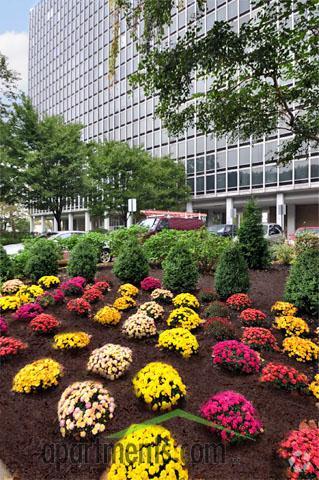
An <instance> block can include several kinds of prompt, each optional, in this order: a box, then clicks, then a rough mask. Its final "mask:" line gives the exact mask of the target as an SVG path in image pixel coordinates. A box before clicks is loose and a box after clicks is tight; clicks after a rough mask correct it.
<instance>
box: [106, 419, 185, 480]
mask: <svg viewBox="0 0 319 480" xmlns="http://www.w3.org/2000/svg"><path fill="white" fill-rule="evenodd" d="M132 446H134V447H133V448H132ZM132 451H133V452H134V454H132ZM112 459H113V462H112V465H111V467H110V469H109V471H108V472H107V479H108V480H151V479H152V480H157V479H158V480H188V472H187V469H186V467H185V464H184V460H183V454H182V450H181V448H180V447H179V446H177V444H176V442H175V440H174V439H173V438H172V436H171V434H170V432H169V431H168V430H167V429H166V428H164V427H162V426H160V425H154V426H153V425H149V426H146V427H143V428H138V429H137V430H136V431H135V432H133V433H129V434H127V435H126V436H125V437H124V438H122V439H121V440H120V441H119V442H118V443H117V444H116V445H115V447H114V451H113V457H112Z"/></svg>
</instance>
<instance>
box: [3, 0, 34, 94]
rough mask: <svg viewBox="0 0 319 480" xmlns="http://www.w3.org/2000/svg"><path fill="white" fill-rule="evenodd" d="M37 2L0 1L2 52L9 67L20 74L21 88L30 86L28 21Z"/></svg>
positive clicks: (27, 0) (25, 0)
mask: <svg viewBox="0 0 319 480" xmlns="http://www.w3.org/2000/svg"><path fill="white" fill-rule="evenodd" d="M36 3H37V0H0V4H1V15H0V52H1V53H2V54H4V55H6V57H8V60H9V66H10V68H11V69H12V70H15V71H16V72H18V73H19V74H20V77H21V80H20V81H19V88H20V89H21V90H23V91H25V92H26V91H27V85H28V19H29V10H30V8H32V7H33V6H34V5H35V4H36Z"/></svg>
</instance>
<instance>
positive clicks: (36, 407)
mask: <svg viewBox="0 0 319 480" xmlns="http://www.w3.org/2000/svg"><path fill="white" fill-rule="evenodd" d="M160 273H161V272H159V271H153V272H152V274H153V275H155V276H160ZM100 274H101V275H102V274H103V275H106V276H108V277H109V278H110V279H111V280H112V281H113V282H114V286H113V289H112V291H111V292H110V293H109V294H107V295H106V297H105V301H104V302H100V304H98V305H96V306H95V307H94V308H95V309H98V308H100V307H101V306H102V304H103V303H109V302H111V301H112V300H113V298H114V296H115V294H116V288H117V286H118V282H117V280H116V279H115V278H114V277H113V276H112V274H111V272H110V270H104V271H102V272H100ZM286 275H287V270H286V269H285V268H274V269H272V270H269V271H263V272H252V273H251V281H252V282H251V283H252V288H251V292H250V293H251V296H252V298H253V301H254V305H255V306H256V307H257V308H260V309H262V310H265V311H268V312H269V309H270V307H271V305H272V303H273V302H275V301H276V300H279V299H281V298H282V293H283V285H284V281H285V278H286ZM200 285H201V287H206V288H208V287H211V286H212V278H211V277H208V276H207V277H202V278H201V281H200ZM146 300H149V295H147V294H140V295H139V296H138V302H139V303H142V302H144V301H146ZM52 313H54V314H55V315H56V316H57V317H58V318H59V319H60V320H62V322H63V327H64V329H65V330H69V331H70V330H77V329H82V330H85V331H87V332H88V333H90V334H91V335H92V342H91V345H90V347H89V350H82V351H79V352H77V353H68V352H64V353H63V352H57V351H55V350H53V349H52V347H51V340H50V338H47V337H40V336H35V335H30V334H29V333H28V328H27V325H26V324H25V323H23V322H13V321H12V322H10V335H12V336H16V337H18V338H21V339H23V340H25V341H27V342H28V343H29V349H28V350H27V351H26V352H25V353H24V354H22V355H21V356H19V357H17V358H14V359H11V360H10V361H8V362H6V363H5V364H3V365H2V366H0V434H1V435H0V458H1V459H2V460H3V461H4V463H5V464H6V465H7V466H8V468H9V470H11V472H12V473H13V474H14V478H15V479H17V480H45V479H47V480H91V479H92V480H97V479H99V477H100V475H101V474H102V472H103V471H104V470H105V468H106V462H107V459H106V458H105V459H104V460H103V455H102V450H103V448H102V445H103V444H104V445H110V441H108V440H107V439H106V438H105V435H104V436H102V437H100V439H99V441H100V445H99V444H98V443H97V441H96V440H95V441H94V442H93V443H87V449H86V452H87V458H85V455H83V457H82V460H81V461H78V453H79V448H78V446H77V445H78V444H77V442H74V441H72V440H63V439H62V438H61V436H60V434H59V429H58V424H57V414H56V408H57V402H58V400H59V398H60V396H61V393H62V392H63V390H64V389H65V388H66V387H67V385H69V384H70V383H72V382H74V381H78V380H85V379H87V378H89V377H90V378H92V375H90V376H89V375H88V374H87V373H86V363H87V359H88V356H89V351H91V350H92V349H93V348H97V347H100V346H102V345H103V344H105V343H108V342H113V343H121V344H122V345H126V346H129V347H131V348H132V349H133V351H134V362H133V365H132V368H131V369H130V371H129V373H128V374H127V375H126V376H125V377H123V378H121V379H119V380H116V381H115V382H110V381H104V384H105V385H106V386H107V388H109V389H110V391H111V392H112V394H113V395H114V397H115V400H116V404H117V408H116V412H115V413H116V414H115V418H114V419H113V420H112V422H111V423H110V425H109V428H108V433H111V432H116V431H118V430H121V429H123V428H126V427H128V426H129V425H130V424H132V423H138V422H141V421H143V420H145V419H147V418H150V417H151V416H152V414H151V412H149V411H148V410H146V408H145V406H144V405H143V404H142V403H140V402H139V401H138V400H137V399H136V398H135V396H134V394H133V392H132V388H131V380H132V377H133V375H134V374H135V373H136V372H137V371H138V370H139V369H140V368H142V367H143V366H144V365H145V364H146V363H148V362H151V361H155V360H157V361H164V362H169V363H171V364H172V365H173V366H175V367H176V368H177V370H178V371H179V373H180V374H181V376H182V378H183V380H184V382H185V383H186V385H187V388H188V395H187V399H186V400H185V402H184V404H183V405H181V407H182V408H185V409H186V410H188V411H190V412H192V413H195V414H197V413H198V410H199V407H200V405H201V404H202V403H203V402H204V401H205V400H207V398H209V397H210V396H211V395H213V394H215V393H216V392H218V391H220V390H225V389H232V390H236V391H238V392H240V393H242V394H244V395H245V396H246V397H247V398H248V399H249V400H251V401H252V402H253V404H254V405H255V407H256V408H257V411H258V412H259V414H260V416H261V418H262V421H263V423H264V426H265V433H264V434H263V435H261V436H260V438H259V439H258V440H257V441H255V442H252V441H246V442H245V443H242V444H241V445H237V446H232V447H227V449H226V451H225V458H224V461H222V459H223V455H222V454H221V450H216V455H215V458H214V455H210V458H209V461H208V462H205V459H204V458H201V455H200V454H201V450H200V449H201V448H203V447H199V446H198V444H199V445H201V446H203V445H208V446H209V445H210V446H212V445H213V443H214V442H215V443H217V442H218V440H217V438H214V437H213V436H212V434H211V433H210V432H209V431H208V430H207V429H206V427H204V426H201V425H198V424H194V423H189V422H188V421H186V420H181V419H174V420H171V421H169V422H167V424H166V426H167V427H168V428H169V429H170V430H171V432H172V434H173V436H174V437H175V438H176V440H177V441H178V442H179V443H180V444H182V445H183V446H184V447H185V451H186V455H187V456H188V457H189V455H190V451H191V449H192V446H194V445H197V446H196V447H195V449H194V447H193V454H195V459H193V460H196V459H197V460H198V462H196V461H193V462H191V461H189V462H188V463H189V472H190V478H191V479H193V480H195V479H197V480H199V479H205V480H210V479H211V480H213V479H220V478H223V479H225V480H233V479H236V480H241V479H243V480H270V479H273V480H280V479H283V478H284V466H283V464H282V463H281V462H280V461H279V460H278V458H277V457H276V454H275V451H276V444H277V443H278V442H279V441H280V440H281V439H282V438H283V436H284V435H285V433H286V432H287V431H289V430H290V429H295V428H297V427H298V425H299V423H300V422H301V421H302V420H303V419H311V418H317V416H318V410H317V408H316V407H315V400H314V398H313V397H305V396H300V395H298V394H289V393H286V392H283V391H279V390H273V389H271V388H269V387H267V388H266V387H264V386H261V385H260V384H259V383H258V376H257V375H248V376H240V375H232V374H229V373H226V372H224V371H222V370H220V369H218V368H213V366H212V362H211V358H210V353H211V346H212V344H213V342H212V340H211V339H210V338H209V337H207V336H205V335H204V333H203V332H199V333H198V339H199V342H200V352H199V354H198V355H196V356H193V358H191V359H190V360H188V361H187V360H183V359H182V358H181V357H179V356H178V355H177V354H176V355H175V354H173V353H171V352H169V353H168V352H164V351H163V352H162V351H159V350H158V349H157V348H156V347H155V344H156V341H155V340H150V341H141V342H133V341H130V340H128V339H126V338H125V337H123V336H122V335H121V333H120V328H119V327H101V326H99V325H97V324H94V323H93V322H92V321H90V320H88V319H86V318H77V317H74V316H72V315H71V314H69V313H68V312H67V311H66V308H65V307H59V308H54V309H52ZM128 315H129V314H128V313H126V314H124V318H126V317H127V316H128ZM233 320H234V321H235V322H236V323H237V320H236V315H234V318H233ZM237 325H238V323H237ZM163 326H164V323H163ZM159 328H161V327H159ZM278 339H280V337H279V336H278ZM43 356H50V357H52V358H54V359H56V360H58V361H59V362H61V363H62V364H63V366H64V376H63V378H62V380H61V382H60V384H59V386H58V387H57V388H55V389H53V390H51V391H47V392H45V393H41V394H34V395H19V394H14V393H12V392H11V383H12V379H13V376H14V375H15V374H16V373H17V371H18V370H19V369H20V368H21V367H23V366H24V365H25V364H26V363H28V362H31V361H33V360H36V359H38V358H41V357H43ZM263 356H264V358H265V359H266V360H277V361H282V362H284V363H287V364H291V365H293V366H295V367H297V368H300V369H301V370H304V371H307V372H308V373H309V374H312V373H313V365H312V366H304V365H299V364H298V363H297V362H295V361H293V360H289V359H288V357H287V356H284V355H282V354H280V353H272V354H270V353H266V354H264V355H263ZM65 447H67V448H68V454H67V456H66V448H65ZM83 451H84V450H82V452H83ZM193 456H194V455H193ZM99 457H100V458H99Z"/></svg>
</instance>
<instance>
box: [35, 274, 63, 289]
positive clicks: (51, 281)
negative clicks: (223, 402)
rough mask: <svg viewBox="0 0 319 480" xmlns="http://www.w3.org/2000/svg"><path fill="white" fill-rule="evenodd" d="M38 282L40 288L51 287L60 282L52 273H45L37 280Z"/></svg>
mask: <svg viewBox="0 0 319 480" xmlns="http://www.w3.org/2000/svg"><path fill="white" fill-rule="evenodd" d="M38 284H39V285H40V286H41V287H42V288H52V287H57V286H58V285H59V284H60V280H59V278H58V277H55V276H54V275H45V276H43V277H41V278H39V280H38Z"/></svg>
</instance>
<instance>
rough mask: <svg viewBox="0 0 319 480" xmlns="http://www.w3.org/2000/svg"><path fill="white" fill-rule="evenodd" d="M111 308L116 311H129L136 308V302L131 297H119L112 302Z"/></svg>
mask: <svg viewBox="0 0 319 480" xmlns="http://www.w3.org/2000/svg"><path fill="white" fill-rule="evenodd" d="M113 307H114V308H117V310H129V309H130V308H133V307H136V301H135V300H134V298H132V297H128V296H125V297H119V298H116V299H115V300H114V303H113Z"/></svg>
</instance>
